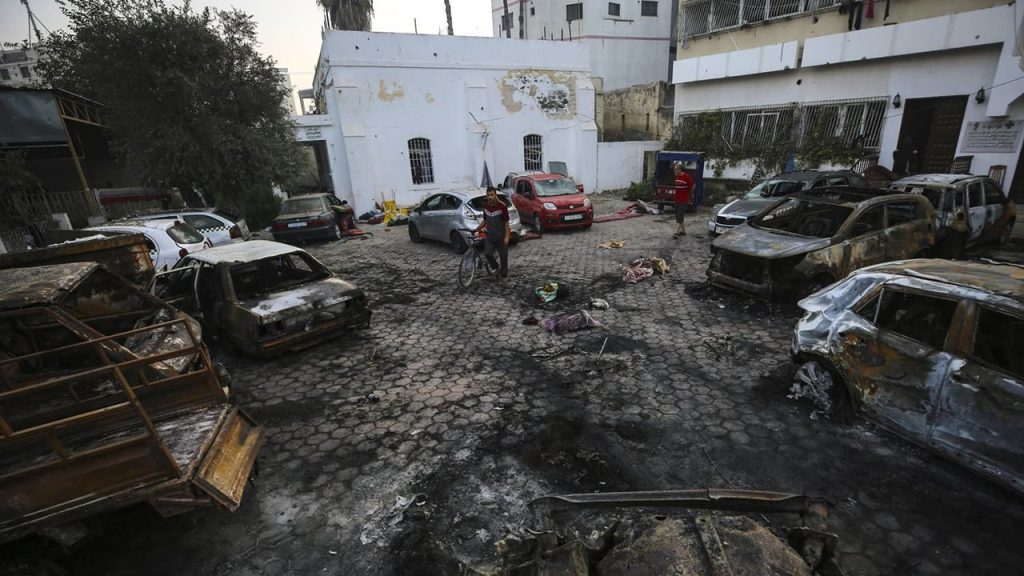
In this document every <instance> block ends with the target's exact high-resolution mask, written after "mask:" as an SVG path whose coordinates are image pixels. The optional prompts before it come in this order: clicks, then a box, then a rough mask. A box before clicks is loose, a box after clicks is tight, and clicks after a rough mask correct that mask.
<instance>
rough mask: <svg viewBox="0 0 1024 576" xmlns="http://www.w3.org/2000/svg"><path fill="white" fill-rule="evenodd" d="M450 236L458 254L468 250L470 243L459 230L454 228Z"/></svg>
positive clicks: (453, 248) (453, 247)
mask: <svg viewBox="0 0 1024 576" xmlns="http://www.w3.org/2000/svg"><path fill="white" fill-rule="evenodd" d="M448 238H449V239H450V240H451V243H452V250H455V253H456V254H465V253H466V250H469V244H467V243H466V239H465V238H463V237H462V234H460V233H459V231H458V230H452V233H451V234H450V235H449V236H448Z"/></svg>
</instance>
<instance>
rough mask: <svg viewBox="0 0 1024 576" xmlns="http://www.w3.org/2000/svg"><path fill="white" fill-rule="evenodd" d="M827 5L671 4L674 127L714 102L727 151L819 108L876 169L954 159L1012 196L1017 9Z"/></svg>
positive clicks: (940, 165) (1020, 108) (1022, 108)
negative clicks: (847, 8)
mask: <svg viewBox="0 0 1024 576" xmlns="http://www.w3.org/2000/svg"><path fill="white" fill-rule="evenodd" d="M839 3H840V2H838V1H837V0H806V1H805V2H792V1H789V0H767V1H765V0H759V1H758V2H752V1H751V0H747V2H746V6H747V8H750V7H751V6H754V7H755V8H757V10H755V12H756V13H753V12H750V11H749V10H748V11H747V12H743V11H742V10H737V8H736V6H742V5H743V2H742V1H741V2H740V3H739V4H737V0H683V1H682V4H681V14H680V18H681V20H682V33H681V38H680V44H679V49H678V57H679V59H678V60H676V62H675V63H674V68H673V74H672V82H673V83H674V84H675V86H676V92H675V116H676V119H677V121H682V122H683V124H684V127H685V123H686V120H687V118H688V117H692V115H695V114H698V113H701V112H707V111H715V110H721V111H722V112H723V114H722V117H721V118H722V134H723V136H724V137H725V138H727V139H729V141H730V142H731V143H735V144H737V145H741V144H743V143H744V142H748V143H749V142H751V141H754V142H762V141H768V140H771V139H773V138H775V137H777V136H778V135H777V134H776V132H777V131H778V130H779V129H780V128H781V127H782V126H785V125H786V124H787V121H788V120H789V119H792V118H794V117H796V118H802V119H803V122H804V123H803V124H799V123H798V124H797V125H796V126H797V127H796V129H797V130H806V126H807V125H808V124H810V123H809V122H807V119H810V118H815V117H818V118H821V117H822V115H823V114H825V113H827V114H828V117H829V118H831V120H830V122H831V124H829V130H831V133H830V135H831V136H835V137H842V138H845V139H847V141H848V142H850V143H856V145H859V146H861V147H863V148H864V149H865V151H866V152H871V151H874V152H875V153H876V154H877V155H878V159H879V160H878V161H879V163H880V164H882V165H883V166H886V167H890V168H895V169H897V171H900V172H903V171H911V172H949V171H950V170H951V169H953V165H954V161H956V165H957V166H956V167H957V168H959V169H968V170H970V171H971V172H972V173H975V174H986V173H991V174H992V175H993V176H994V177H996V178H997V179H1000V178H1001V179H1002V180H1003V186H1004V188H1007V189H1008V190H1009V189H1011V188H1012V190H1013V194H1014V195H1015V196H1016V197H1017V198H1018V200H1019V199H1021V198H1022V196H1021V194H1022V192H1024V170H1020V171H1018V170H1017V167H1018V165H1021V166H1024V165H1022V164H1020V155H1021V152H1022V146H1021V140H1022V138H1024V131H1022V128H1024V103H1022V102H1021V101H1020V96H1021V95H1022V94H1024V72H1022V67H1021V61H1020V56H1019V54H1020V52H1019V51H1018V46H1017V38H1018V36H1020V34H1018V30H1019V29H1020V20H1019V17H1021V16H1024V11H1021V10H1019V9H1016V7H1015V6H1013V5H1011V4H1008V3H1007V2H1005V1H999V0H956V1H955V2H954V1H945V0H943V1H939V0H900V1H898V2H895V1H894V2H891V6H890V8H889V9H890V13H889V15H888V18H886V17H885V14H884V11H885V7H886V5H887V3H886V2H875V3H873V6H874V10H875V14H874V15H873V16H874V17H873V18H867V14H865V13H861V14H860V16H861V23H860V26H859V27H858V26H856V25H851V24H855V22H854V21H853V20H851V18H850V16H849V15H845V14H839V13H837V5H838V4H839ZM866 5H867V3H865V6H866ZM856 16H857V14H856V13H855V14H854V18H856ZM769 23H770V25H763V24H769ZM815 115H817V116H815ZM803 135H806V133H803ZM801 137H802V136H801ZM748 168H749V167H748ZM908 169H909V170H908ZM742 172H744V170H740V171H739V173H733V174H729V175H733V176H749V173H742ZM746 172H749V169H746ZM1018 172H1020V174H1018Z"/></svg>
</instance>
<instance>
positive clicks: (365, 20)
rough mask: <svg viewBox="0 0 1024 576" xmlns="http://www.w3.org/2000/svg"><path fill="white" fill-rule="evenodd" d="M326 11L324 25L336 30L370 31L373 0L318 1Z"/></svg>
mask: <svg viewBox="0 0 1024 576" xmlns="http://www.w3.org/2000/svg"><path fill="white" fill-rule="evenodd" d="M316 3H317V4H318V5H320V7H321V8H323V9H324V25H325V26H326V27H328V28H332V29H334V30H361V31H363V32H368V31H369V30H370V17H371V16H373V0H316Z"/></svg>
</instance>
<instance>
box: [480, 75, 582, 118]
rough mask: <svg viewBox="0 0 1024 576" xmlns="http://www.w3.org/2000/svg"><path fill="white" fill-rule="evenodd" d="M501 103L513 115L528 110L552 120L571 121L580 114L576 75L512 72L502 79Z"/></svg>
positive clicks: (500, 87)
mask: <svg viewBox="0 0 1024 576" xmlns="http://www.w3.org/2000/svg"><path fill="white" fill-rule="evenodd" d="M498 89H499V90H500V91H501V104H502V106H504V107H505V110H507V111H508V112H510V113H515V112H520V111H522V110H523V108H524V107H527V108H533V109H537V110H540V111H542V112H544V114H546V115H547V116H548V117H549V118H552V119H557V120H567V119H570V118H572V117H574V116H575V115H576V75H575V74H572V73H566V72H554V71H551V70H510V71H509V72H508V74H506V75H505V76H504V77H502V78H501V79H500V80H498Z"/></svg>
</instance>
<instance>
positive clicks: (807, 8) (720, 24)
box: [644, 0, 843, 38]
mask: <svg viewBox="0 0 1024 576" xmlns="http://www.w3.org/2000/svg"><path fill="white" fill-rule="evenodd" d="M842 1H843V0H684V1H683V4H682V7H681V11H682V19H683V37H684V38H693V37H695V36H701V35H703V34H711V33H713V32H718V31H721V30H728V29H730V28H739V27H740V26H745V25H748V24H756V23H758V22H767V21H771V20H775V19H778V18H790V17H793V16H798V15H806V14H811V13H814V12H817V11H820V10H827V9H830V8H835V7H837V6H839V5H840V4H841V3H842ZM646 3H647V2H644V4H646ZM645 15H646V14H645Z"/></svg>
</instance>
